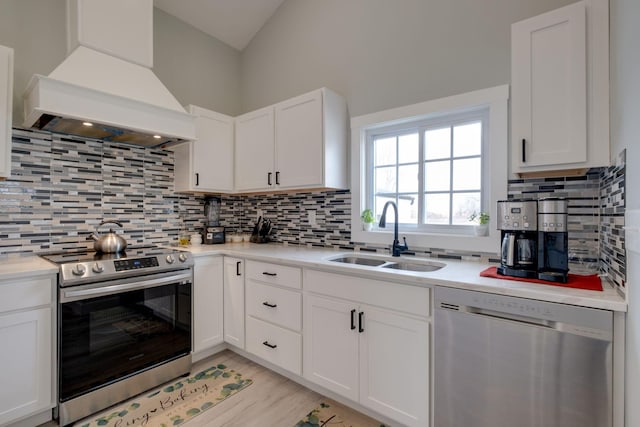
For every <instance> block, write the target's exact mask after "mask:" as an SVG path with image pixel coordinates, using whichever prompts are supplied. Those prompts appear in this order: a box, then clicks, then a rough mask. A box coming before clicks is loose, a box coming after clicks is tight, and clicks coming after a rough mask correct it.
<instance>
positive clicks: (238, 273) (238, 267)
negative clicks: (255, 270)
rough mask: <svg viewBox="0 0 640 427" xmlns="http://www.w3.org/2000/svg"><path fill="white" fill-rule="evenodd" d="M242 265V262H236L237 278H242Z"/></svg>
mask: <svg viewBox="0 0 640 427" xmlns="http://www.w3.org/2000/svg"><path fill="white" fill-rule="evenodd" d="M240 264H242V261H236V276H242V274H240Z"/></svg>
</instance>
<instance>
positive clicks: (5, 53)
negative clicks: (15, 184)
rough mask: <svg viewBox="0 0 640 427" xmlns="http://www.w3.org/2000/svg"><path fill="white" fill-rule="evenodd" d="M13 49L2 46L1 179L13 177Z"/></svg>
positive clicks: (0, 107)
mask: <svg viewBox="0 0 640 427" xmlns="http://www.w3.org/2000/svg"><path fill="white" fill-rule="evenodd" d="M12 112H13V49H11V48H9V47H4V46H0V177H2V178H8V177H9V176H10V175H11V125H12V123H11V120H12V119H11V115H12Z"/></svg>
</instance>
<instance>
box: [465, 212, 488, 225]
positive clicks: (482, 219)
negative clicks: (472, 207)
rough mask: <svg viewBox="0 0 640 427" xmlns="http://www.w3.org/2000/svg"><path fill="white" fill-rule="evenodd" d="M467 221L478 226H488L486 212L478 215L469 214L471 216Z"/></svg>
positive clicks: (475, 213)
mask: <svg viewBox="0 0 640 427" xmlns="http://www.w3.org/2000/svg"><path fill="white" fill-rule="evenodd" d="M469 221H470V222H475V223H478V224H480V225H484V224H488V223H489V214H488V213H486V212H480V213H477V212H474V213H472V214H471V216H469Z"/></svg>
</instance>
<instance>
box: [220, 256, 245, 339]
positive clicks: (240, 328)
mask: <svg viewBox="0 0 640 427" xmlns="http://www.w3.org/2000/svg"><path fill="white" fill-rule="evenodd" d="M244 320H245V319H244V260H242V259H240V258H233V257H227V256H226V257H224V341H225V342H227V343H229V344H231V345H234V346H236V347H238V348H242V349H243V348H244Z"/></svg>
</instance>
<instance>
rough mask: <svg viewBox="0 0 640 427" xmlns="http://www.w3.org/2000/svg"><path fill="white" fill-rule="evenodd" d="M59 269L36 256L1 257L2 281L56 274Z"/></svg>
mask: <svg viewBox="0 0 640 427" xmlns="http://www.w3.org/2000/svg"><path fill="white" fill-rule="evenodd" d="M57 272H58V267H57V266H56V265H54V264H52V263H50V262H49V261H46V260H44V259H42V258H40V257H39V256H36V255H24V256H17V255H11V256H6V255H4V256H0V280H10V279H20V278H23V277H35V276H41V275H46V274H55V273H57Z"/></svg>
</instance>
